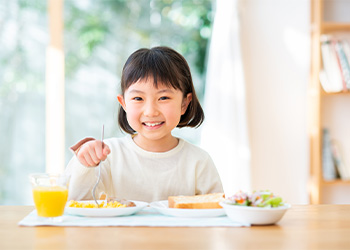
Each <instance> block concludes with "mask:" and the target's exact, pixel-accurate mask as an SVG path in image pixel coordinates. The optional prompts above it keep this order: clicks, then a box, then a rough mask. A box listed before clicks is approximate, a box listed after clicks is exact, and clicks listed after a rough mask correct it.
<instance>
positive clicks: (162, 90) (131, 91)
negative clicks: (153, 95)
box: [129, 89, 173, 94]
mask: <svg viewBox="0 0 350 250" xmlns="http://www.w3.org/2000/svg"><path fill="white" fill-rule="evenodd" d="M129 93H137V94H143V93H145V92H143V91H141V90H137V89H132V90H130V92H129ZM161 93H173V91H172V90H171V89H161V90H159V91H158V92H157V94H161Z"/></svg>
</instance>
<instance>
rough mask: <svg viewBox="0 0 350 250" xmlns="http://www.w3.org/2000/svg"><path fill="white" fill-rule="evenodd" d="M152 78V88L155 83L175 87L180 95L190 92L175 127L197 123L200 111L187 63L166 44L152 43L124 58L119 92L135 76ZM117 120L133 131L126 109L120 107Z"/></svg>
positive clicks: (135, 77)
mask: <svg viewBox="0 0 350 250" xmlns="http://www.w3.org/2000/svg"><path fill="white" fill-rule="evenodd" d="M149 77H151V78H153V83H154V86H155V87H156V88H158V84H164V85H165V86H167V87H172V88H174V89H179V90H181V92H182V93H183V97H186V96H187V94H189V93H192V100H191V102H190V104H189V105H188V107H187V110H186V112H185V113H184V114H183V115H182V116H181V118H180V122H179V124H178V125H177V127H179V128H182V127H199V126H200V125H201V124H202V123H203V120H204V112H203V109H202V107H201V105H200V103H199V100H198V98H197V95H196V92H195V89H194V86H193V81H192V75H191V71H190V67H189V66H188V63H187V61H186V59H185V58H184V57H183V56H182V55H180V54H179V53H178V52H176V51H175V50H173V49H171V48H169V47H163V46H160V47H154V48H151V49H145V48H142V49H139V50H137V51H135V52H134V53H132V54H131V55H130V56H129V58H128V59H127V61H126V63H125V65H124V67H123V72H122V78H121V84H120V85H121V93H122V95H124V93H125V91H126V90H127V89H128V88H129V87H130V86H131V85H132V84H134V83H136V82H137V81H139V80H147V79H148V78H149ZM118 124H119V126H120V127H121V129H123V130H124V131H125V132H127V133H129V134H134V133H135V132H136V131H135V130H134V129H133V128H131V126H130V125H129V123H128V120H127V116H126V112H125V111H124V109H123V107H120V109H119V114H118Z"/></svg>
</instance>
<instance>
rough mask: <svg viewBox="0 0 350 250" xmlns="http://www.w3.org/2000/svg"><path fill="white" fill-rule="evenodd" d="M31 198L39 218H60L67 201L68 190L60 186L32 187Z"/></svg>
mask: <svg viewBox="0 0 350 250" xmlns="http://www.w3.org/2000/svg"><path fill="white" fill-rule="evenodd" d="M33 198H34V203H35V207H36V210H37V212H38V215H39V216H41V217H57V216H62V215H63V212H64V207H65V205H66V202H67V199H68V189H67V188H66V187H61V186H52V187H41V186H38V187H34V188H33Z"/></svg>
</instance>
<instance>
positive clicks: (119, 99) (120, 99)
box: [117, 95, 126, 111]
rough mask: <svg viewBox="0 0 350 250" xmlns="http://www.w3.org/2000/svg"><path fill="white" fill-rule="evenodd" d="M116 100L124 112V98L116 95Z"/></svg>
mask: <svg viewBox="0 0 350 250" xmlns="http://www.w3.org/2000/svg"><path fill="white" fill-rule="evenodd" d="M117 99H118V102H119V103H120V105H121V106H122V107H123V109H124V111H125V108H126V107H125V100H124V97H123V95H118V96H117Z"/></svg>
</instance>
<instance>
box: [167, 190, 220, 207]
mask: <svg viewBox="0 0 350 250" xmlns="http://www.w3.org/2000/svg"><path fill="white" fill-rule="evenodd" d="M224 199H225V194H224V193H213V194H202V195H194V196H169V197H168V204H169V205H168V206H169V208H187V209H212V208H222V207H221V206H220V205H219V202H220V201H223V200H224Z"/></svg>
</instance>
